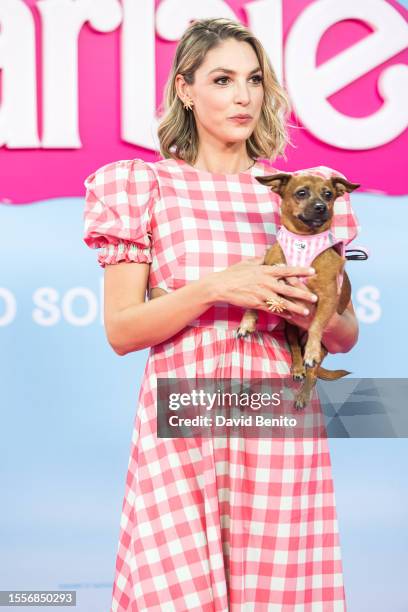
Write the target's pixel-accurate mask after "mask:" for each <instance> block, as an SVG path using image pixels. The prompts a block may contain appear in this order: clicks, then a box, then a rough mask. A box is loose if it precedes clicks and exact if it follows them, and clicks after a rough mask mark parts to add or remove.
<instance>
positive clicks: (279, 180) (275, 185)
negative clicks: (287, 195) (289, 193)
mask: <svg viewBox="0 0 408 612" xmlns="http://www.w3.org/2000/svg"><path fill="white" fill-rule="evenodd" d="M255 178H256V180H257V181H258V182H259V183H262V185H266V186H267V187H270V188H271V190H272V191H274V192H275V193H279V195H280V196H281V197H282V195H283V192H284V190H285V188H286V185H287V184H288V183H289V181H290V179H291V178H292V175H291V174H287V173H286V172H277V173H276V174H268V176H256V177H255Z"/></svg>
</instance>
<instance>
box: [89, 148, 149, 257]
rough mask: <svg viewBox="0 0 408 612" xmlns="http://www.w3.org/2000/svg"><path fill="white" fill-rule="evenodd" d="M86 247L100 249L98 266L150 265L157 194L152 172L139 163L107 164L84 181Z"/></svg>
mask: <svg viewBox="0 0 408 612" xmlns="http://www.w3.org/2000/svg"><path fill="white" fill-rule="evenodd" d="M84 185H85V187H86V196H85V208H84V214H83V220H84V235H83V240H84V242H85V244H86V245H87V246H88V247H90V248H92V249H99V248H100V249H101V250H100V252H99V253H98V258H97V260H98V263H99V265H100V266H101V267H102V268H104V267H105V264H116V263H119V262H120V261H126V262H139V263H151V261H152V255H151V247H152V242H151V239H152V234H151V219H152V212H153V205H154V202H155V199H156V197H157V193H158V185H157V179H156V176H155V173H154V171H153V170H152V168H151V167H150V166H149V165H148V164H147V163H146V162H145V161H143V160H142V159H132V160H121V161H116V162H112V163H109V164H106V165H105V166H102V167H101V168H99V169H98V170H96V171H95V172H93V173H92V174H90V175H89V176H88V177H87V178H86V179H85V181H84Z"/></svg>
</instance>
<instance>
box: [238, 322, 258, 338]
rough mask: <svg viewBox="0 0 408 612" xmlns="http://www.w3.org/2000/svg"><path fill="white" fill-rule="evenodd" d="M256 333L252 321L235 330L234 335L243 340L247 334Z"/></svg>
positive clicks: (254, 324)
mask: <svg viewBox="0 0 408 612" xmlns="http://www.w3.org/2000/svg"><path fill="white" fill-rule="evenodd" d="M255 331H256V323H253V322H252V321H245V322H244V323H241V325H240V326H239V327H238V328H237V329H236V332H235V335H236V337H237V338H245V336H247V335H249V334H253V333H254V332H255Z"/></svg>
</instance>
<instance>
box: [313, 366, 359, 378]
mask: <svg viewBox="0 0 408 612" xmlns="http://www.w3.org/2000/svg"><path fill="white" fill-rule="evenodd" d="M347 374H351V372H348V371H347V370H326V368H322V366H319V367H318V369H317V378H321V379H322V380H338V379H339V378H342V377H343V376H347Z"/></svg>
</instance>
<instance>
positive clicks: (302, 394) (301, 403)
mask: <svg viewBox="0 0 408 612" xmlns="http://www.w3.org/2000/svg"><path fill="white" fill-rule="evenodd" d="M309 401H310V394H309V393H308V392H307V391H305V390H304V389H301V390H300V391H299V393H298V394H297V395H296V398H295V408H296V410H303V409H304V408H305V407H306V406H307V404H308V403H309Z"/></svg>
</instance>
